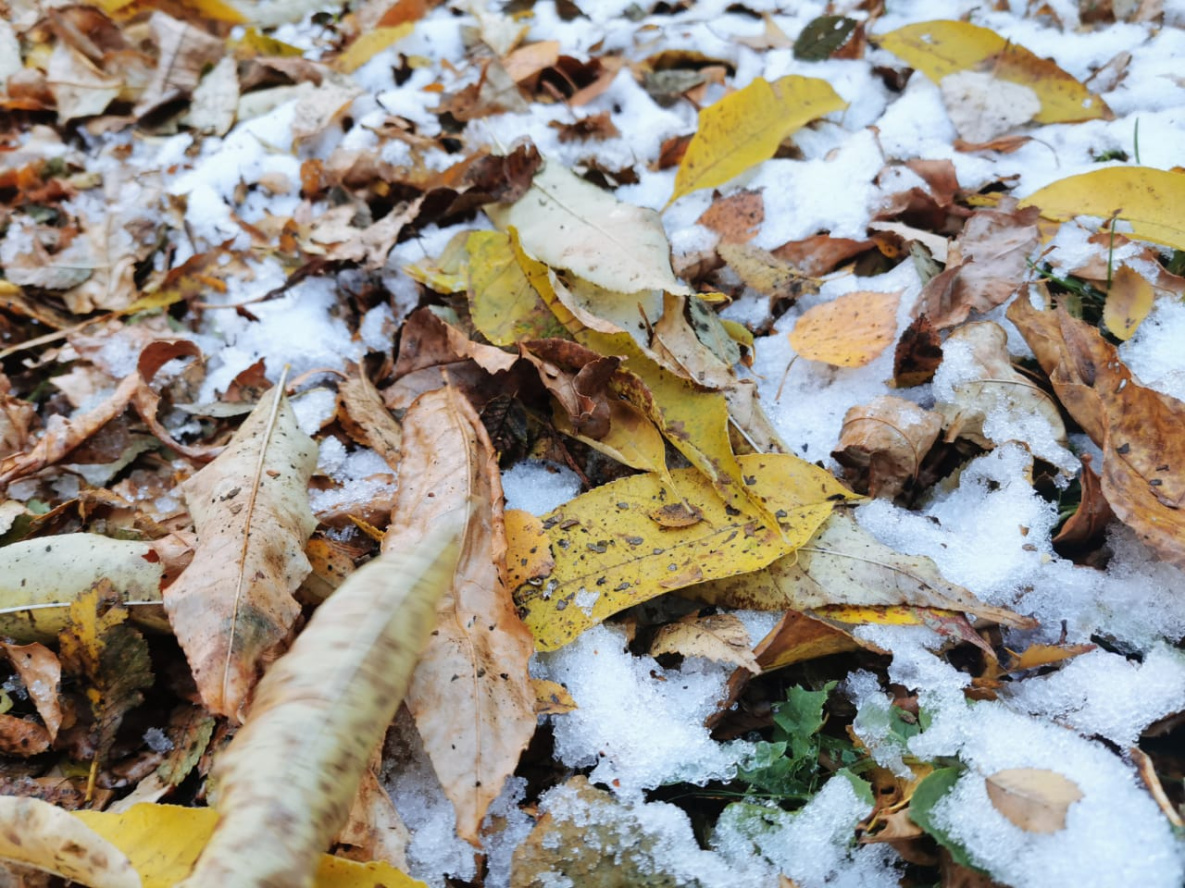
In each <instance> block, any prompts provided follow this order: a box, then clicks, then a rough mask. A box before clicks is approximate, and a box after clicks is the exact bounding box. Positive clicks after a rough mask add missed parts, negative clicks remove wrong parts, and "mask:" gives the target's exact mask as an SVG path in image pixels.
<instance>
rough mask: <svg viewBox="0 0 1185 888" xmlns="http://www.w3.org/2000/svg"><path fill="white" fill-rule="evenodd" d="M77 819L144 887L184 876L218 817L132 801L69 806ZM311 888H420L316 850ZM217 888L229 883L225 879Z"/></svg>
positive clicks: (386, 870) (394, 874) (385, 870)
mask: <svg viewBox="0 0 1185 888" xmlns="http://www.w3.org/2000/svg"><path fill="white" fill-rule="evenodd" d="M67 816H72V817H74V818H76V819H78V820H81V821H82V822H83V823H84V824H85V825H86V826H87V827H89V828H90V829H92V830H94V831H95V832H96V833H98V834H99V835H100V836H102V837H103V838H104V839H106V840H107V841H109V842H110V843H111V844H112V845H114V846H116V847H117V848H118V849H119V850H120V851H122V852H123V853H124V854H126V855H127V856H128V858H129V859H130V860H131V861H132V865H133V866H134V867H135V868H136V872H138V873H139V874H140V878H141V879H142V881H143V886H144V888H174V886H176V885H178V884H179V883H180V882H181V880H182V879H184V878H185V877H186V876H187V875H189V873H190V870H191V869H192V868H193V862H194V861H195V860H197V857H198V854H200V853H201V850H202V848H204V847H205V845H206V842H207V841H209V838H210V834H211V833H213V832H214V825H215V824H216V823H217V822H218V813H217V812H216V811H215V810H214V809H213V808H182V807H179V806H177V805H151V804H138V805H134V806H132V807H131V808H129V809H128V810H126V811H121V812H119V813H115V812H107V811H75V812H74V813H73V814H72V815H67ZM313 884H314V885H315V886H316V888H425V886H424V883H423V882H421V881H419V880H418V879H413V878H411V877H410V876H407V875H404V874H403V873H401V872H399V871H398V870H396V869H393V868H392V867H390V866H388V865H387V864H385V863H357V862H355V861H353V860H346V859H345V858H343V857H333V856H332V855H329V854H322V855H321V857H320V860H319V861H318V865H317V870H316V877H315V881H314V883H313ZM221 888H231V886H230V884H229V883H228V884H226V885H223V886H221Z"/></svg>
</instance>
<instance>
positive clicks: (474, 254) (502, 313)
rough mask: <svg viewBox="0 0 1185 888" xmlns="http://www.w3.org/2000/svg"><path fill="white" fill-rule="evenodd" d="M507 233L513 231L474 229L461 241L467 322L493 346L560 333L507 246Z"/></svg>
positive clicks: (559, 328)
mask: <svg viewBox="0 0 1185 888" xmlns="http://www.w3.org/2000/svg"><path fill="white" fill-rule="evenodd" d="M513 237H515V233H514V232H513V231H512V232H511V233H509V234H503V233H502V232H498V231H474V232H471V233H470V234H469V237H468V240H466V242H465V249H466V252H467V253H468V255H469V262H468V274H469V313H470V316H471V317H472V318H473V325H474V326H475V327H477V329H478V330H480V331H481V333H482V335H483V336H485V337H486V339H488V340H489V341H490V342H492V343H494V345H503V346H506V345H513V344H514V343H516V342H518V341H519V340H521V339H549V338H552V337H556V336H563V335H564V328H563V325H561V324H560V323H559V321H557V320H556V318H555V315H554V314H552V313H551V311H550V310H549V309H548V307H547V304H546V303H545V302H544V301H543V300H542V299H541V298H540V296H539V294H538V293H537V292H535V288H534V287H532V286H531V281H530V280H529V279H528V277H527V275H526V273H525V272H524V271H523V269H522V267H521V266H520V264H519V261H518V259H517V257H516V254H515V251H514V249H513V248H512V246H511V238H513Z"/></svg>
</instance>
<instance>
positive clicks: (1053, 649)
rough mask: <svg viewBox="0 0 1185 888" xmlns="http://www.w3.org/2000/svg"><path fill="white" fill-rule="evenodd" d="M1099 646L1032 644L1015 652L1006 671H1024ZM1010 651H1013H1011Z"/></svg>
mask: <svg viewBox="0 0 1185 888" xmlns="http://www.w3.org/2000/svg"><path fill="white" fill-rule="evenodd" d="M1097 647H1098V646H1097V645H1093V644H1031V645H1029V646H1028V647H1027V648H1025V649H1024V650H1023V651H1021V653H1020V654H1013V658H1012V660H1011V661H1010V662H1009V663H1008V668H1007V669H1006V670H1004V671H1005V672H1023V671H1024V670H1026V669H1038V668H1040V667H1042V666H1049V665H1051V664H1053V663H1062V662H1064V661H1066V660H1070V659H1073V658H1074V657H1079V656H1081V655H1082V654H1088V653H1090V652H1091V651H1093V650H1095V649H1096V648H1097ZM1009 653H1012V652H1011V651H1009Z"/></svg>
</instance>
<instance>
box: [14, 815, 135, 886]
mask: <svg viewBox="0 0 1185 888" xmlns="http://www.w3.org/2000/svg"><path fill="white" fill-rule="evenodd" d="M0 860H3V861H8V862H9V863H21V864H24V865H26V866H31V867H34V868H36V869H39V870H42V871H44V872H47V873H54V874H55V875H59V876H62V877H64V878H66V879H70V880H71V881H74V882H77V883H79V884H80V885H90V886H92V888H140V885H141V881H140V877H139V876H138V875H136V871H135V869H133V868H132V863H131V861H129V860H128V859H127V857H125V856H124V855H123V854H122V853H121V852H120V850H119V848H118V847H116V846H115V844H114V843H112V842H111V841H109V840H108V839H107V838H105V837H103V836H102V835H100V834H98V833H96V832H95V831H94V830H92V829H90V828H89V827H88V826H87V825H86V824H85V823H80V822H79V821H78V820H77V819H75V818H74V817H72V816H71V815H70V813H69V812H68V811H64V810H63V809H61V808H58V807H57V806H55V805H51V804H50V803H49V802H44V801H42V800H41V799H31V798H19V797H16V796H0ZM14 881H15V882H16V883H20V881H21V880H20V879H19V878H18V879H16V880H14Z"/></svg>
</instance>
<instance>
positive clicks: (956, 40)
mask: <svg viewBox="0 0 1185 888" xmlns="http://www.w3.org/2000/svg"><path fill="white" fill-rule="evenodd" d="M875 42H876V43H878V44H879V45H880V46H881V47H883V48H884V49H887V50H888V51H889V52H891V53H893V54H894V55H896V56H898V57H900V58H902V59H904V60H905V61H906V62H907V63H908V64H909V65H911V66H912V67H914V68H917V69H918V70H919V71H921V72H922V73H924V74H925V75H926V76H927V77H929V78H930V79H931V80H933V81H934V82H935V83H941V82H942V81H943V79H944V78H945V77H947V76H949V75H951V74H954V73H955V72H958V71H968V70H972V71H984V72H989V73H991V74H992V76H993V77H995V78H997V79H999V80H1004V81H1007V82H1009V83H1018V84H1020V85H1021V86H1026V87H1028V88H1030V89H1032V90H1033V91H1034V92H1035V93H1036V94H1037V96H1038V98H1039V99H1040V100H1041V108H1040V110H1039V112H1038V113H1037V114H1035V115H1034V117H1033V119H1034V120H1036V121H1037V123H1076V122H1078V121H1082V120H1097V119H1100V118H1101V119H1104V120H1107V119H1110V118H1111V117H1112V114H1111V111H1110V109H1109V108H1108V107H1107V105H1106V103H1105V102H1104V101H1103V100H1102V99H1100V98H1099V97H1098V96H1096V95H1095V94H1094V93H1092V92H1091V91H1090V90H1088V89H1087V88H1086V87H1085V86H1083V85H1082V84H1081V83H1079V82H1078V81H1077V80H1075V79H1074V78H1073V77H1072V76H1070V75H1069V74H1067V73H1066V72H1065V71H1063V70H1062V69H1061V68H1059V67H1058V66H1057V65H1055V64H1054V63H1053V62H1052V61H1050V60H1049V59H1042V58H1038V57H1037V56H1035V55H1034V54H1033V53H1031V52H1029V50H1027V49H1025V48H1024V47H1023V46H1020V45H1019V44H1016V43H1013V42H1011V41H1009V40H1005V39H1004V38H1003V37H1001V36H1000V35H999V34H997V33H996V32H995V31H992V30H990V29H989V28H983V27H980V26H979V25H973V24H971V23H970V22H956V21H942V20H939V21H931V22H918V23H916V24H912V25H906V26H905V27H903V28H898V29H897V30H896V31H891V32H890V33H888V34H885V35H883V36H880V37H876V38H875Z"/></svg>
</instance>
